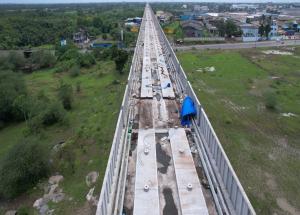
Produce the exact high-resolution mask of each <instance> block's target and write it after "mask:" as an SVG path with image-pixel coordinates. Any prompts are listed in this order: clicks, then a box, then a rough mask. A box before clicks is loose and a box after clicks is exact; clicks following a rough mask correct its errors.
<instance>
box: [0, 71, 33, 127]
mask: <svg viewBox="0 0 300 215" xmlns="http://www.w3.org/2000/svg"><path fill="white" fill-rule="evenodd" d="M26 94H27V90H26V86H25V82H24V80H23V78H22V75H21V74H17V73H14V72H12V71H0V121H3V122H9V121H14V120H19V116H20V115H19V112H18V110H16V109H15V108H14V105H13V104H14V100H15V99H16V98H17V97H18V96H21V95H26Z"/></svg>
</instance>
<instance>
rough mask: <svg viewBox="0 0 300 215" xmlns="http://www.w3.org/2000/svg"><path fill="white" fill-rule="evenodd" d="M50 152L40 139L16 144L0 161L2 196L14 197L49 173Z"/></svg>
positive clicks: (0, 189)
mask: <svg viewBox="0 0 300 215" xmlns="http://www.w3.org/2000/svg"><path fill="white" fill-rule="evenodd" d="M48 158H49V153H48V152H47V149H46V148H45V147H44V146H43V145H41V143H40V141H37V140H31V139H26V140H23V141H22V142H21V143H19V144H16V145H14V146H13V147H12V148H11V149H10V150H9V152H8V153H7V154H6V156H5V157H4V158H3V159H2V161H1V162H0V181H1V183H0V196H1V197H3V198H13V197H16V196H17V195H19V194H21V193H23V192H25V191H26V190H28V189H30V188H31V187H33V186H34V185H35V184H36V183H37V182H38V181H39V180H40V179H41V178H44V177H46V176H47V175H48V173H49V161H48Z"/></svg>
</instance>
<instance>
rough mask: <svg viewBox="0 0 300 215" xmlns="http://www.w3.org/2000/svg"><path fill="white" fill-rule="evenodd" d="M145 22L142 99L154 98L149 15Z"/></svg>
mask: <svg viewBox="0 0 300 215" xmlns="http://www.w3.org/2000/svg"><path fill="white" fill-rule="evenodd" d="M146 17H147V20H146V22H145V36H144V55H143V67H142V84H141V97H142V98H152V97H153V93H152V78H151V59H150V43H149V42H150V26H149V21H148V20H149V16H148V15H147V16H146Z"/></svg>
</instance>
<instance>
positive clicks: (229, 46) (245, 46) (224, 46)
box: [172, 40, 300, 51]
mask: <svg viewBox="0 0 300 215" xmlns="http://www.w3.org/2000/svg"><path fill="white" fill-rule="evenodd" d="M294 45H300V40H285V41H284V42H278V41H261V42H247V43H223V44H209V45H189V46H180V45H179V46H172V47H173V49H174V50H175V51H186V50H191V49H200V50H205V49H248V48H257V47H278V46H294Z"/></svg>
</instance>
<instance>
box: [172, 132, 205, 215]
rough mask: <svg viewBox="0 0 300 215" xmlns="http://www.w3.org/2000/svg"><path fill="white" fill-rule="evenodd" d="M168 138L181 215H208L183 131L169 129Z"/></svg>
mask: <svg viewBox="0 0 300 215" xmlns="http://www.w3.org/2000/svg"><path fill="white" fill-rule="evenodd" d="M169 138H170V143H171V148H172V157H173V161H174V167H175V174H176V181H177V187H178V193H179V201H180V206H181V212H182V215H196V214H201V215H208V210H207V206H206V202H205V199H204V196H203V193H202V189H201V184H200V181H199V179H198V175H197V172H196V168H195V164H194V161H193V157H192V154H191V150H190V147H189V144H188V139H187V137H186V133H185V130H184V129H183V128H177V129H176V128H171V129H170V130H169ZM188 186H191V189H189V188H188Z"/></svg>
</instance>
